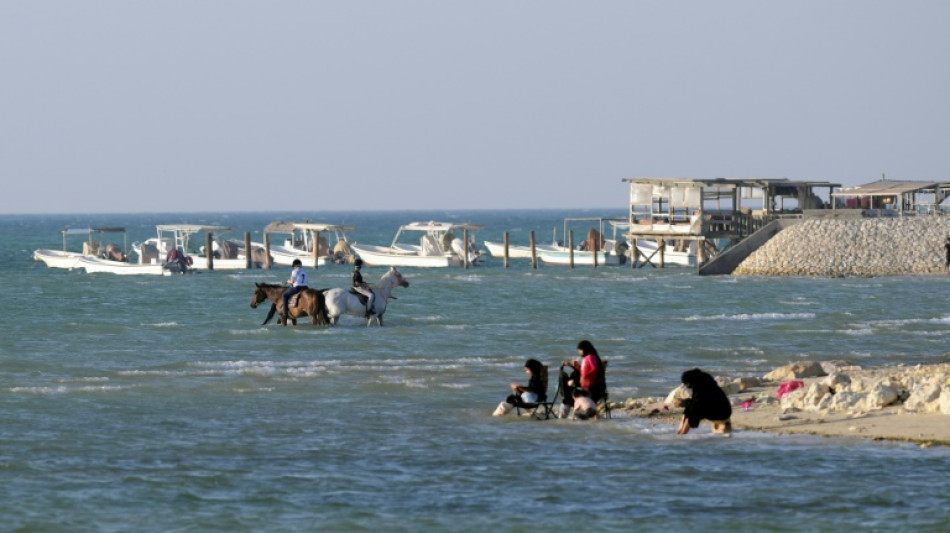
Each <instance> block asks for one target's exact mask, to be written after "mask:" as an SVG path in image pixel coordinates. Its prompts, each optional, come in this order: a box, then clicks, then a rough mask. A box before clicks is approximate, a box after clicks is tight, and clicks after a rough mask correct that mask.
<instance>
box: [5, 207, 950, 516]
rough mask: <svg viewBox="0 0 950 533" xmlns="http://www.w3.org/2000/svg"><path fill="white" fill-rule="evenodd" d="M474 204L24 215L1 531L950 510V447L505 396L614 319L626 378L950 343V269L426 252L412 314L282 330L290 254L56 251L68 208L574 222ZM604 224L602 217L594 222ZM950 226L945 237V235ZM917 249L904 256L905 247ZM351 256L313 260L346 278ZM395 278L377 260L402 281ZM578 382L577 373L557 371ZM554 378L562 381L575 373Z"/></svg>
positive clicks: (351, 220)
mask: <svg viewBox="0 0 950 533" xmlns="http://www.w3.org/2000/svg"><path fill="white" fill-rule="evenodd" d="M600 215H606V216H622V215H623V213H622V211H621V212H619V213H610V212H607V213H602V212H562V211H472V212H391V213H372V214H371V213H320V214H313V213H252V214H221V213H202V214H166V215H94V216H90V215H71V216H43V217H41V216H3V217H0V296H2V301H3V302H4V304H5V305H4V306H3V307H2V308H0V323H2V324H3V330H2V334H0V519H2V520H0V524H2V525H0V529H3V530H8V531H529V530H574V531H581V530H583V531H595V530H601V531H630V530H640V531H680V530H686V529H693V530H719V531H722V530H725V531H790V530H796V531H798V530H801V531H838V530H840V529H842V528H853V529H858V530H872V531H874V530H879V531H883V530H889V531H890V530H898V531H947V530H948V529H950V512H948V511H947V506H946V503H947V502H948V501H950V483H948V482H947V479H948V478H950V450H948V449H947V448H945V447H933V448H920V447H918V446H915V445H912V444H904V443H894V442H875V441H869V440H863V439H860V438H823V437H811V436H788V435H774V434H766V433H758V432H750V431H737V432H736V433H735V434H734V436H733V437H732V438H723V437H720V436H714V435H711V434H710V432H709V429H708V427H707V426H701V427H700V429H699V430H696V431H693V432H691V433H690V434H689V435H687V436H677V435H674V427H673V426H665V425H662V424H659V425H657V424H654V423H652V421H648V420H643V419H636V418H629V417H625V416H623V415H622V413H619V412H615V414H616V416H615V417H614V418H613V419H611V420H602V421H599V422H593V423H591V422H570V421H566V420H565V421H562V420H549V421H535V420H528V419H526V418H518V417H515V416H514V415H509V416H507V417H504V418H495V417H492V416H491V412H492V410H493V409H494V408H495V406H496V405H497V404H498V402H499V401H501V400H502V399H503V398H504V397H505V396H506V395H507V394H508V392H509V383H511V382H521V383H523V382H525V381H526V379H527V378H526V375H525V373H524V370H523V368H522V367H523V364H524V361H525V360H526V359H527V358H531V357H533V358H537V359H540V360H541V361H542V362H544V363H546V364H548V365H549V366H550V368H551V369H552V374H553V373H554V372H556V370H555V369H556V368H557V366H558V365H559V364H560V362H561V361H562V360H565V359H571V358H573V357H575V356H576V351H575V349H574V348H575V346H576V345H577V342H578V341H580V340H581V339H589V340H590V341H592V342H593V343H594V345H595V346H596V347H597V348H598V350H599V351H600V353H601V355H602V356H603V357H604V358H605V359H607V360H609V368H608V384H609V388H610V394H611V397H612V399H614V400H623V399H625V398H627V397H633V396H636V397H640V396H660V395H665V394H667V393H668V392H669V391H670V390H671V389H673V388H674V387H675V386H676V385H677V384H678V380H679V375H680V374H681V373H682V371H683V370H686V369H689V368H693V367H699V368H702V369H704V370H707V371H709V372H711V373H713V374H718V375H728V376H734V377H739V376H761V375H763V374H765V373H766V372H768V371H770V370H772V369H773V368H775V367H778V366H781V365H784V364H787V363H790V362H795V361H803V360H809V361H826V360H832V359H834V360H843V361H848V362H851V363H853V364H858V365H863V366H873V365H885V364H897V363H905V364H916V363H932V362H941V361H942V362H945V361H947V360H948V356H947V352H948V350H947V338H948V335H950V305H948V303H950V297H948V295H950V277H948V278H944V277H919V278H872V279H822V278H816V279H811V278H742V277H731V276H720V277H699V276H697V275H696V273H695V270H694V269H686V268H675V267H670V268H666V269H652V268H646V269H631V268H629V266H626V267H601V268H599V269H593V268H590V267H583V268H575V269H573V270H571V269H568V268H563V267H546V266H544V265H541V266H539V268H537V269H532V268H531V267H530V265H529V264H528V262H527V261H526V260H511V263H510V266H509V267H508V268H505V267H504V265H503V263H502V260H501V259H497V258H492V259H489V260H488V261H487V262H486V264H484V265H479V266H475V267H473V268H469V269H464V268H448V269H428V270H427V269H411V268H405V269H401V270H402V272H403V275H404V276H405V278H406V279H407V280H408V281H409V282H410V284H411V285H410V287H408V288H399V289H397V290H396V291H395V293H394V295H395V296H396V298H397V299H396V300H393V301H391V302H390V307H389V309H388V310H387V312H386V315H385V326H384V327H382V328H378V327H369V328H367V327H365V326H364V325H363V322H362V321H361V320H358V319H356V318H355V317H344V318H343V319H342V321H341V323H340V324H339V325H338V326H336V327H333V328H315V327H313V326H311V325H309V324H305V325H300V326H297V327H287V328H283V327H280V326H277V325H275V324H273V323H271V324H270V325H267V326H262V325H261V322H262V321H263V319H264V316H265V315H266V310H267V308H266V307H259V308H257V309H251V308H250V306H249V304H250V300H251V295H252V292H253V287H254V283H255V282H259V281H266V282H275V283H279V282H283V281H284V280H285V279H286V278H287V276H288V274H289V272H288V271H287V270H288V269H287V268H286V267H278V268H275V269H273V270H269V271H268V270H253V271H239V272H226V271H216V272H205V273H199V274H195V275H187V276H173V277H125V276H115V275H109V274H95V275H90V274H85V273H82V272H81V271H80V272H77V271H66V270H60V269H49V268H47V267H46V266H44V265H43V264H42V263H39V262H35V261H33V260H32V259H31V253H32V250H34V249H36V248H60V247H61V246H62V239H61V235H60V233H59V232H60V230H62V229H63V228H64V227H67V226H70V227H79V226H86V225H108V226H125V227H126V228H128V230H129V234H130V235H129V237H130V241H131V240H143V239H145V238H148V237H151V236H153V234H154V226H155V225H156V224H165V223H180V222H189V223H209V224H211V223H214V224H224V225H227V226H230V227H231V228H232V229H233V230H234V233H233V234H231V235H229V236H231V237H235V238H238V239H242V238H243V233H244V232H245V231H247V232H251V233H252V237H253V238H254V240H256V241H259V240H261V237H260V231H261V229H262V228H263V227H264V226H265V225H266V224H267V223H268V222H271V221H272V220H276V219H283V220H295V221H296V220H304V219H308V218H309V219H313V220H314V221H316V222H329V223H346V224H353V225H355V226H357V229H356V231H354V232H351V234H350V240H351V241H358V242H365V243H369V244H388V243H389V242H390V241H391V239H392V236H393V235H394V234H395V231H396V229H397V228H398V226H399V225H400V224H403V223H408V222H410V221H415V220H430V219H434V220H451V221H458V222H462V221H468V222H475V223H482V224H485V228H484V229H483V230H482V231H480V232H479V233H478V234H477V235H476V241H477V242H478V243H480V242H481V241H482V240H483V239H488V240H501V238H502V234H503V233H504V232H509V234H510V237H511V242H512V243H514V244H527V242H528V234H529V232H530V231H535V232H536V238H537V240H538V242H548V241H549V240H550V239H551V238H552V237H553V233H554V229H555V228H557V232H558V238H563V231H562V220H563V218H564V217H577V216H600ZM587 227H588V226H586V225H584V224H580V225H579V226H577V227H575V228H574V229H575V235H577V234H584V233H586V230H587ZM935 246H937V244H935ZM895 260H900V258H895ZM350 272H351V268H350V267H349V266H345V265H331V266H327V267H321V268H319V269H318V270H313V269H311V271H310V274H311V279H312V282H311V286H314V287H345V286H347V285H349V281H350ZM384 272H385V269H383V268H378V267H367V268H365V269H364V272H363V275H364V277H365V278H367V280H369V281H375V280H377V279H379V277H380V276H382V274H383V273H384ZM552 381H553V380H552ZM552 390H553V383H552Z"/></svg>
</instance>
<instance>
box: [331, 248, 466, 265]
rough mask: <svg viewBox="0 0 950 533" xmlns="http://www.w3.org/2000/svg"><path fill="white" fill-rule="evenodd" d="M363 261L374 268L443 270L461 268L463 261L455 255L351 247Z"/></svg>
mask: <svg viewBox="0 0 950 533" xmlns="http://www.w3.org/2000/svg"><path fill="white" fill-rule="evenodd" d="M350 246H351V247H352V248H353V251H355V252H356V253H357V254H358V255H359V256H360V259H362V260H363V262H364V263H366V264H368V265H372V266H394V267H419V268H442V267H452V266H455V267H457V266H461V265H462V259H461V258H460V257H458V256H457V255H455V254H445V255H419V254H418V253H415V252H413V251H409V250H400V249H394V248H389V247H383V246H372V245H367V244H351V245H350Z"/></svg>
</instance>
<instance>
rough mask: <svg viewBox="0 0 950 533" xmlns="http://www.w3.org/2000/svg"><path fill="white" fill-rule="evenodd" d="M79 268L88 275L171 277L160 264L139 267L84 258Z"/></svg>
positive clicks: (94, 258) (131, 264) (80, 261)
mask: <svg viewBox="0 0 950 533" xmlns="http://www.w3.org/2000/svg"><path fill="white" fill-rule="evenodd" d="M79 267H80V268H83V269H84V270H85V271H86V273H88V274H93V273H107V274H118V275H120V276H162V275H169V274H170V272H169V271H167V270H165V269H164V268H162V265H160V264H155V265H151V264H146V265H137V264H134V263H123V262H121V261H109V260H107V259H99V258H97V257H83V258H81V259H80V260H79Z"/></svg>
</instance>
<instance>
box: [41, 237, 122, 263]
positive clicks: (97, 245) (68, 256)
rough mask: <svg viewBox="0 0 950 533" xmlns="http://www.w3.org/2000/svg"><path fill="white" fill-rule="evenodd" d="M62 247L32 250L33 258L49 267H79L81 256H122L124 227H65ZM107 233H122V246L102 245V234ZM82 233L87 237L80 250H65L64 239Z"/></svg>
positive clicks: (115, 257) (117, 257)
mask: <svg viewBox="0 0 950 533" xmlns="http://www.w3.org/2000/svg"><path fill="white" fill-rule="evenodd" d="M62 233H63V249H62V250H52V249H39V250H34V251H33V259H35V260H36V261H42V262H43V263H45V264H46V266H48V267H50V268H68V269H73V268H77V267H79V260H80V259H81V258H82V257H103V258H105V257H110V258H114V259H119V258H123V257H124V255H125V254H124V253H123V252H122V250H124V249H126V246H125V228H116V227H100V228H71V229H70V228H67V229H64V230H63V232H62ZM107 233H121V234H122V235H123V248H122V249H118V246H117V245H115V244H108V245H103V242H102V241H103V236H104V235H105V234H107ZM76 235H82V236H84V237H86V238H87V239H86V240H85V241H84V242H83V243H82V251H81V252H73V251H69V250H67V246H66V241H67V238H68V237H70V236H76Z"/></svg>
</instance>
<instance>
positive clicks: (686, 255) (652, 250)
mask: <svg viewBox="0 0 950 533" xmlns="http://www.w3.org/2000/svg"><path fill="white" fill-rule="evenodd" d="M695 248H696V245H695V243H693V244H690V251H687V252H681V251H676V247H675V246H672V245H667V246H666V247H665V248H664V249H663V264H664V265H673V266H688V267H694V266H696V265H697V262H696V253H695V251H694V250H695ZM637 250H638V251H639V252H640V254H641V256H643V257H641V259H640V261H641V262H642V261H643V260H644V259H645V258H647V257H649V258H650V262H651V263H653V264H656V265H659V264H660V254H659V253H657V243H656V241H650V240H638V241H637Z"/></svg>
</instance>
